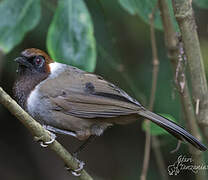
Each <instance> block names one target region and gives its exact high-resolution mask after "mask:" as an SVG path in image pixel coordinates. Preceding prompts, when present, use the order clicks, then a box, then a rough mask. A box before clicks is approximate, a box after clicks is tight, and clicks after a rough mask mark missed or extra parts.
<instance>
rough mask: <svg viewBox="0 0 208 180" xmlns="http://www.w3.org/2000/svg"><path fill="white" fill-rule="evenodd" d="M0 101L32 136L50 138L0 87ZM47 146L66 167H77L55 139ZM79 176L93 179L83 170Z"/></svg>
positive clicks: (46, 139)
mask: <svg viewBox="0 0 208 180" xmlns="http://www.w3.org/2000/svg"><path fill="white" fill-rule="evenodd" d="M0 103H1V104H3V105H4V106H5V107H6V108H7V109H8V110H9V111H10V112H11V113H12V114H13V115H14V116H16V117H17V118H18V119H19V120H20V122H21V123H23V125H24V126H25V127H26V128H27V129H28V130H29V131H30V132H31V134H32V135H33V136H34V137H36V138H37V139H41V140H43V141H44V142H47V141H50V140H51V137H50V133H49V132H48V131H47V130H45V129H44V128H43V127H42V126H41V125H40V124H39V123H38V122H37V121H35V120H34V119H33V118H32V117H31V116H29V114H28V113H26V112H25V111H24V110H23V109H22V108H21V107H20V106H19V105H18V104H17V103H16V102H15V101H14V100H13V99H12V98H11V97H10V96H9V95H8V94H7V93H6V92H5V91H4V90H3V89H2V88H1V87H0ZM48 147H49V148H50V149H52V150H53V151H54V152H55V153H56V154H57V155H58V156H59V157H60V158H61V159H62V160H63V161H64V163H65V164H66V165H67V166H68V167H70V168H72V169H73V170H75V169H77V168H78V166H79V163H78V162H77V160H76V159H75V158H74V157H73V156H72V155H71V154H70V153H69V152H68V151H67V150H66V149H65V148H64V147H63V146H62V145H61V144H60V143H59V142H58V141H56V140H55V141H54V142H53V143H52V144H50V145H49V146H48ZM79 178H80V179H81V180H92V179H93V178H92V177H91V176H90V175H89V174H88V173H87V172H86V171H85V170H82V171H81V175H80V176H79Z"/></svg>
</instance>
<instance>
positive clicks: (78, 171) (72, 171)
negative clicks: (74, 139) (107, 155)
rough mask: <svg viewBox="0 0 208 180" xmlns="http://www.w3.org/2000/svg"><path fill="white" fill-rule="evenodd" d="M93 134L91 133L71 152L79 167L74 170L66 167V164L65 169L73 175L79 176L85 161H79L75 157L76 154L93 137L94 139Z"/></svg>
mask: <svg viewBox="0 0 208 180" xmlns="http://www.w3.org/2000/svg"><path fill="white" fill-rule="evenodd" d="M95 137H96V136H95V135H91V136H90V137H89V138H88V139H87V140H85V141H84V143H82V144H81V146H79V147H78V148H77V150H76V151H75V152H74V153H73V154H72V155H73V157H74V158H75V159H76V160H77V162H78V163H79V167H78V168H77V169H75V170H73V169H71V168H68V167H67V166H66V169H67V171H69V172H71V173H72V175H74V176H80V175H81V171H82V169H83V168H84V165H85V163H84V162H83V161H80V160H78V159H77V156H78V154H79V153H80V152H81V151H82V150H83V149H84V148H86V146H87V145H89V144H90V143H91V142H92V141H93V140H94V139H95Z"/></svg>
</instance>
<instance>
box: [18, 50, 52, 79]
mask: <svg viewBox="0 0 208 180" xmlns="http://www.w3.org/2000/svg"><path fill="white" fill-rule="evenodd" d="M15 61H16V62H17V63H18V64H19V68H18V72H19V74H20V75H34V74H42V73H44V74H45V73H46V74H48V73H50V68H49V64H50V63H53V60H52V59H51V58H50V57H49V55H48V54H46V53H45V52H44V51H42V50H39V49H35V48H30V49H26V50H24V51H22V53H21V55H20V57H18V58H16V59H15Z"/></svg>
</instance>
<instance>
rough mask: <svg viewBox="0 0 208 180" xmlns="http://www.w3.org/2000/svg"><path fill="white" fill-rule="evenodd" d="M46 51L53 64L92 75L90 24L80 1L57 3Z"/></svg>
mask: <svg viewBox="0 0 208 180" xmlns="http://www.w3.org/2000/svg"><path fill="white" fill-rule="evenodd" d="M47 48H48V52H49V54H50V55H51V57H52V58H53V59H54V60H55V61H58V62H61V63H65V64H69V65H73V66H76V67H79V68H81V69H83V70H86V71H88V72H93V71H94V69H95V66H96V49H95V38H94V34H93V24H92V20H91V17H90V14H89V12H88V9H87V7H86V5H85V4H84V2H83V1H82V0H59V4H58V7H57V9H56V12H55V15H54V18H53V20H52V23H51V25H50V27H49V32H48V36H47Z"/></svg>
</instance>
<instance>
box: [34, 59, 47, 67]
mask: <svg viewBox="0 0 208 180" xmlns="http://www.w3.org/2000/svg"><path fill="white" fill-rule="evenodd" d="M44 63H45V59H44V57H43V56H37V57H35V59H34V64H35V65H36V66H37V67H42V66H43V65H44Z"/></svg>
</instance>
